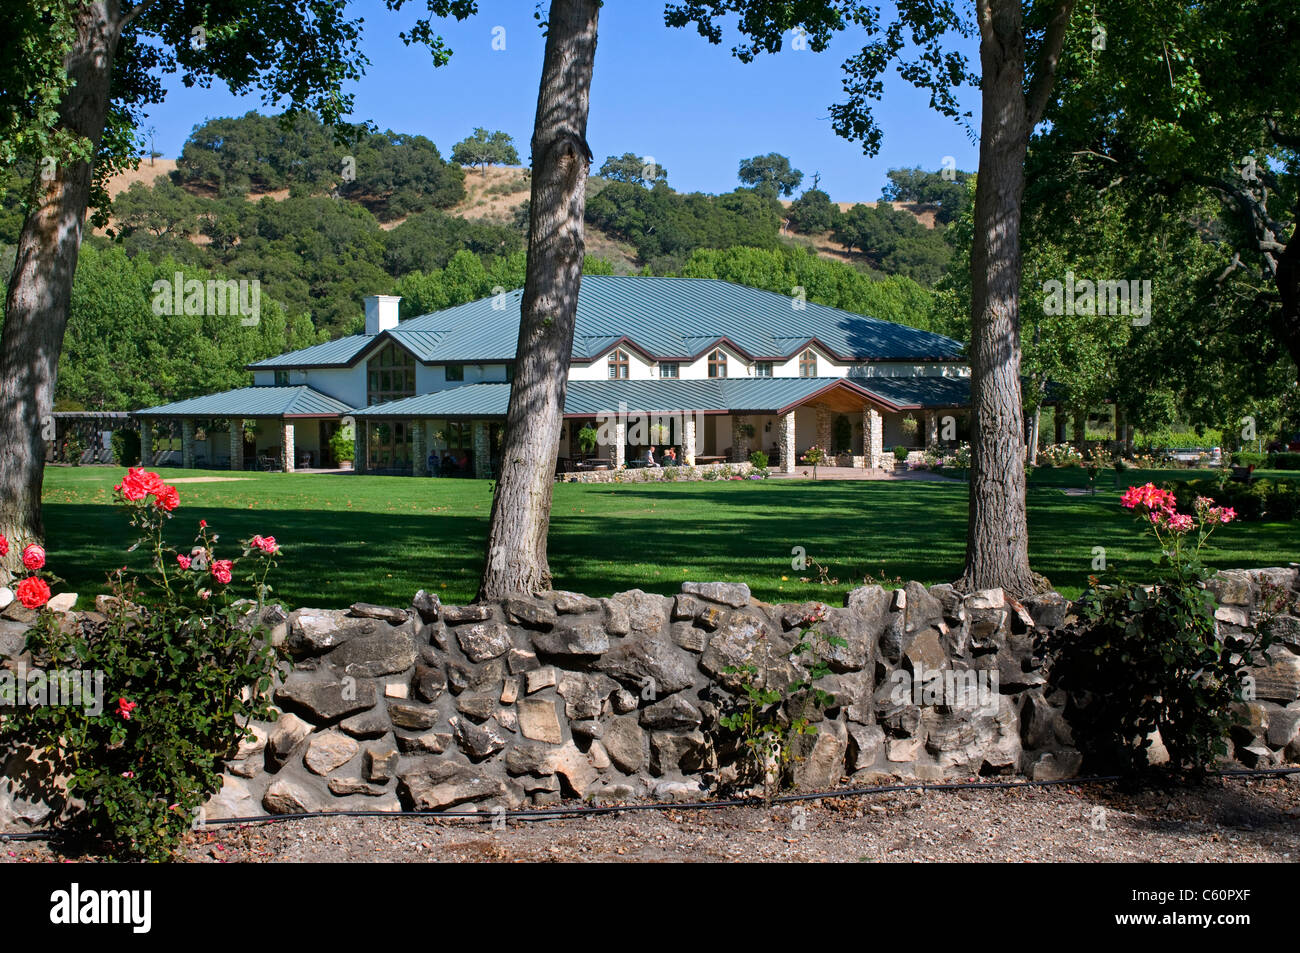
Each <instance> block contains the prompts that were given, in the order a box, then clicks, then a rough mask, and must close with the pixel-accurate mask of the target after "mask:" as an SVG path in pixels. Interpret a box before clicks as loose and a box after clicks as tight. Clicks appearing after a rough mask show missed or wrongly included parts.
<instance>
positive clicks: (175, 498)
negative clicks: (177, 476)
mask: <svg viewBox="0 0 1300 953" xmlns="http://www.w3.org/2000/svg"><path fill="white" fill-rule="evenodd" d="M153 496H154V501H155V503H156V505H157V506H158V507H159V508H160V509H164V510H166V511H167V512H168V513H170V512H171V511H172V510H174V509H176V507H178V506H180V505H181V495H180V494H179V493H178V492H176V487H174V486H164V487H163V488H162V489H161V490H159V491H158V492H157V493H155V494H154V495H153Z"/></svg>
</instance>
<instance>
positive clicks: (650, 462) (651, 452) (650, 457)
mask: <svg viewBox="0 0 1300 953" xmlns="http://www.w3.org/2000/svg"><path fill="white" fill-rule="evenodd" d="M645 465H646V466H648V467H657V466H659V464H657V463H655V448H654V447H649V448H647V449H646V452H645Z"/></svg>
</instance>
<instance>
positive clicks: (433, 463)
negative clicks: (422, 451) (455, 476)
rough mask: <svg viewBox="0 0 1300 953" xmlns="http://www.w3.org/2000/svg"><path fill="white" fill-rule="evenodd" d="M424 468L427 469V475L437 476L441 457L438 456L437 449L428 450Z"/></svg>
mask: <svg viewBox="0 0 1300 953" xmlns="http://www.w3.org/2000/svg"><path fill="white" fill-rule="evenodd" d="M425 469H426V470H427V471H428V473H429V476H438V474H439V473H440V472H441V470H442V460H441V458H439V456H438V451H437V450H430V451H429V460H428V465H427V466H426V467H425Z"/></svg>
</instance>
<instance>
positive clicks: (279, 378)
mask: <svg viewBox="0 0 1300 953" xmlns="http://www.w3.org/2000/svg"><path fill="white" fill-rule="evenodd" d="M275 386H276V387H288V386H289V372H288V371H276V372H275Z"/></svg>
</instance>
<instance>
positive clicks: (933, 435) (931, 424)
mask: <svg viewBox="0 0 1300 953" xmlns="http://www.w3.org/2000/svg"><path fill="white" fill-rule="evenodd" d="M938 445H939V414H938V413H937V412H936V411H933V410H927V411H926V412H925V448H926V449H927V450H929V449H930V448H931V447H936V446H938Z"/></svg>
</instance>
